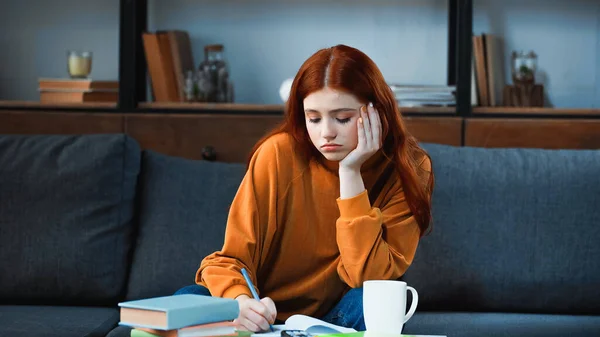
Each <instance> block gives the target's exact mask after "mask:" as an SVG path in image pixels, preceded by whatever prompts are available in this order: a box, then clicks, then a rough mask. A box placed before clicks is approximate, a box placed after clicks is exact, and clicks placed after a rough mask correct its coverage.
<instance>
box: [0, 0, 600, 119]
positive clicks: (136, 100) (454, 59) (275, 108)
mask: <svg viewBox="0 0 600 337" xmlns="http://www.w3.org/2000/svg"><path fill="white" fill-rule="evenodd" d="M119 6H120V12H119V13H120V19H119V20H120V21H119V22H120V24H119V86H120V90H119V99H118V103H117V104H113V103H90V104H73V105H71V104H61V105H56V104H52V105H49V104H40V103H35V102H19V101H4V102H2V101H0V110H39V111H46V110H50V111H52V110H62V111H98V110H102V111H104V112H114V113H163V112H169V113H181V114H190V113H232V114H267V115H269V114H282V113H283V106H282V105H276V104H275V105H264V104H206V103H155V102H146V98H147V97H146V92H147V80H146V76H147V66H146V59H145V54H144V48H143V43H142V33H143V32H144V31H146V30H147V28H148V27H147V26H148V0H120V4H119ZM447 32H448V34H447V36H448V50H447V61H448V68H447V84H448V85H456V88H457V104H456V106H455V107H423V108H402V109H401V111H402V112H403V114H406V115H409V116H428V117H429V116H439V117H448V116H454V117H463V118H489V117H503V118H521V117H534V118H546V117H551V118H571V117H573V118H583V117H585V118H590V119H600V109H555V108H512V107H472V106H471V70H472V67H471V62H472V61H471V60H472V54H473V51H472V34H473V0H448V30H447Z"/></svg>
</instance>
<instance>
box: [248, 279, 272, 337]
mask: <svg viewBox="0 0 600 337" xmlns="http://www.w3.org/2000/svg"><path fill="white" fill-rule="evenodd" d="M242 275H244V279H246V283H247V284H248V288H250V291H251V292H252V296H254V299H255V300H257V301H260V297H258V293H257V292H256V289H254V284H252V280H251V279H250V275H248V272H247V271H246V268H242ZM269 326H270V327H271V331H274V330H273V326H272V325H270V324H269Z"/></svg>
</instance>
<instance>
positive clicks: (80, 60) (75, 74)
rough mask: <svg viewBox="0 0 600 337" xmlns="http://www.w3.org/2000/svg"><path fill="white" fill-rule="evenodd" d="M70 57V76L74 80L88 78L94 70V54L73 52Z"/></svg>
mask: <svg viewBox="0 0 600 337" xmlns="http://www.w3.org/2000/svg"><path fill="white" fill-rule="evenodd" d="M68 55H69V56H68V70H69V75H70V76H71V77H72V78H86V77H87V76H88V75H89V74H90V72H91V70H92V53H91V52H82V53H78V52H74V51H71V52H69V53H68Z"/></svg>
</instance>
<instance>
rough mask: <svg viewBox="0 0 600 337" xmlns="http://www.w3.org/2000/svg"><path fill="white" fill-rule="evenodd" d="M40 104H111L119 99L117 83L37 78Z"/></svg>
mask: <svg viewBox="0 0 600 337" xmlns="http://www.w3.org/2000/svg"><path fill="white" fill-rule="evenodd" d="M38 91H39V93H40V102H41V103H84V102H113V103H116V102H117V101H118V99H119V82H118V81H107V80H92V79H71V78H39V79H38Z"/></svg>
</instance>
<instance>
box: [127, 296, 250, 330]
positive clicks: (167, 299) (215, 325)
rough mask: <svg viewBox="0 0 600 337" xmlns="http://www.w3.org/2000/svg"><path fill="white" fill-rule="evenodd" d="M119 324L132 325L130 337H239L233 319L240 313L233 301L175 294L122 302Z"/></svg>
mask: <svg viewBox="0 0 600 337" xmlns="http://www.w3.org/2000/svg"><path fill="white" fill-rule="evenodd" d="M119 307H120V322H119V325H124V326H130V327H132V328H133V329H132V330H131V337H152V336H161V337H209V336H211V337H212V336H239V334H238V333H237V331H236V329H235V325H234V323H233V320H234V319H235V318H237V316H238V314H239V307H238V302H237V301H236V300H233V299H227V298H219V297H211V296H202V295H191V294H190V295H187V294H186V295H173V296H162V297H153V298H148V299H141V300H133V301H127V302H122V303H119Z"/></svg>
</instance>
